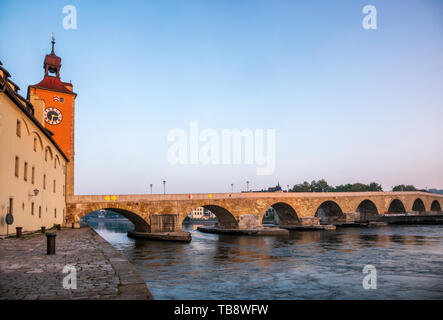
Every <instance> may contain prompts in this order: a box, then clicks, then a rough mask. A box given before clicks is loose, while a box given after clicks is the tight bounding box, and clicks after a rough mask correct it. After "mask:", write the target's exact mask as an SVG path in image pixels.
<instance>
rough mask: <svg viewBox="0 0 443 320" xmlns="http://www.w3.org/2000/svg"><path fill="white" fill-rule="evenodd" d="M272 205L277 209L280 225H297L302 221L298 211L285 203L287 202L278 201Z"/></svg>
mask: <svg viewBox="0 0 443 320" xmlns="http://www.w3.org/2000/svg"><path fill="white" fill-rule="evenodd" d="M271 207H272V208H273V209H274V210H275V212H276V213H277V216H278V224H280V225H296V224H299V223H300V220H299V218H298V215H297V212H296V211H295V209H294V208H293V207H292V206H291V205H289V204H287V203H285V202H277V203H274V204H273V205H271Z"/></svg>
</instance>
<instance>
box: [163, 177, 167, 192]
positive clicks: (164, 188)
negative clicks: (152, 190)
mask: <svg viewBox="0 0 443 320" xmlns="http://www.w3.org/2000/svg"><path fill="white" fill-rule="evenodd" d="M163 194H166V181H165V180H163Z"/></svg>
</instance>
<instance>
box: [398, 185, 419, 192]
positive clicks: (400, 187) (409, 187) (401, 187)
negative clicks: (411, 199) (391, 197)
mask: <svg viewBox="0 0 443 320" xmlns="http://www.w3.org/2000/svg"><path fill="white" fill-rule="evenodd" d="M392 191H417V189H416V188H415V187H414V186H413V185H407V186H405V185H404V184H400V185H398V186H395V187H394V188H392Z"/></svg>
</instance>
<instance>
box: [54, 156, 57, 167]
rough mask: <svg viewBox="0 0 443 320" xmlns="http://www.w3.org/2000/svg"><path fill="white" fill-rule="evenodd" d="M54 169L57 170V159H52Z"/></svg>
mask: <svg viewBox="0 0 443 320" xmlns="http://www.w3.org/2000/svg"><path fill="white" fill-rule="evenodd" d="M54 168H57V158H55V159H54Z"/></svg>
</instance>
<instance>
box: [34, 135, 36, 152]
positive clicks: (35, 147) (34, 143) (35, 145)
mask: <svg viewBox="0 0 443 320" xmlns="http://www.w3.org/2000/svg"><path fill="white" fill-rule="evenodd" d="M36 151H37V137H34V152H36Z"/></svg>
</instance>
